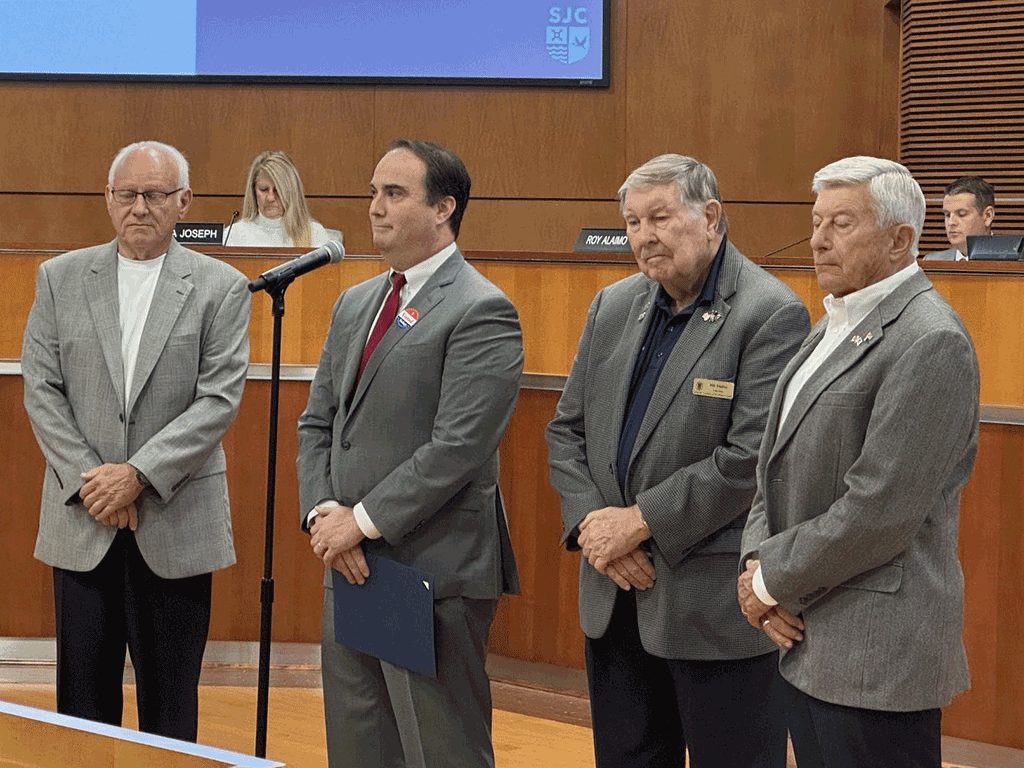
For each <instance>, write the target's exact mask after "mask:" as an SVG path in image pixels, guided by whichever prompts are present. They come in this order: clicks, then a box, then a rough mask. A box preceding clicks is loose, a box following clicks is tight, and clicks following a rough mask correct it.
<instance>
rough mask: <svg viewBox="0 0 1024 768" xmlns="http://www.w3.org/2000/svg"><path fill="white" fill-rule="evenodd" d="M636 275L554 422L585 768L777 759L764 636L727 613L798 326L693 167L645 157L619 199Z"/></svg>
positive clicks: (621, 290)
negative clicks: (580, 676)
mask: <svg viewBox="0 0 1024 768" xmlns="http://www.w3.org/2000/svg"><path fill="white" fill-rule="evenodd" d="M619 200H620V207H621V210H622V213H623V215H624V217H625V221H626V232H627V235H628V237H629V242H630V245H631V247H632V249H633V253H634V255H635V257H636V260H637V263H638V265H639V267H640V272H641V274H637V275H633V276H632V277H628V278H626V279H624V280H620V281H619V282H617V283H615V284H613V285H610V286H608V287H606V288H604V289H602V290H601V291H600V293H598V295H597V297H596V298H595V299H594V301H593V303H592V304H591V307H590V311H589V313H588V315H587V322H586V327H585V329H584V331H583V336H582V338H581V339H580V343H579V350H578V352H577V355H576V359H575V361H574V362H573V366H572V371H571V372H570V374H569V378H568V381H567V382H566V385H565V390H564V392H563V394H562V398H561V400H560V401H559V404H558V409H557V412H556V414H555V418H554V420H553V421H552V422H551V424H549V425H548V429H547V439H548V446H549V450H550V457H549V460H550V465H551V482H552V485H554V487H555V488H556V490H557V491H558V492H559V494H560V496H561V500H562V518H563V522H564V526H565V533H564V536H563V539H562V541H563V543H565V544H566V546H567V547H568V548H570V549H577V548H582V550H583V555H584V557H583V559H582V560H581V563H580V621H581V624H582V627H583V630H584V632H585V634H586V636H587V639H586V659H587V672H588V679H589V683H590V697H591V711H592V716H593V727H594V745H595V753H596V757H597V765H598V766H600V767H601V768H606V767H607V766H630V768H636V767H637V766H663V765H681V764H682V761H683V751H684V749H686V748H689V751H690V765H691V766H693V767H694V768H701V766H710V765H730V766H754V765H764V766H769V765H774V766H782V765H784V764H785V742H786V735H785V728H784V725H783V723H782V720H781V716H780V713H779V711H778V709H777V707H775V706H773V701H772V692H773V690H774V687H775V680H776V675H777V672H776V669H775V668H776V663H777V662H776V659H777V653H776V652H775V647H774V645H773V644H772V643H771V642H770V641H768V639H767V638H765V637H764V636H763V633H761V632H759V631H757V630H756V629H754V628H752V627H750V626H749V625H748V624H747V623H746V622H745V621H744V620H743V617H742V616H741V615H739V612H738V611H737V610H736V608H735V603H734V600H735V597H734V594H735V579H736V558H737V556H738V554H739V545H740V535H741V533H742V530H743V525H744V523H745V521H746V517H747V511H748V510H749V508H750V502H751V499H752V498H753V496H754V468H755V464H756V461H757V448H758V445H759V443H760V441H761V435H762V431H763V429H764V424H765V418H766V416H767V412H768V404H769V401H770V399H771V393H772V390H773V389H774V387H775V380H776V378H777V377H778V375H779V373H780V372H781V371H782V368H783V366H785V364H786V362H787V361H788V360H789V358H790V357H791V356H792V355H793V354H794V352H795V351H796V349H797V348H798V347H799V345H800V342H801V340H802V339H803V338H804V336H806V334H807V330H808V328H809V319H808V314H807V310H806V308H805V307H804V305H803V304H802V303H801V302H800V300H799V299H798V298H797V296H796V295H795V294H794V293H793V292H792V291H791V290H790V289H789V288H787V287H786V286H784V285H783V284H782V283H781V282H779V281H778V280H776V279H775V278H774V277H771V276H770V275H768V274H767V273H766V272H765V271H764V270H762V269H760V268H759V267H757V266H755V265H754V264H753V263H752V262H751V261H749V260H748V259H746V258H745V257H744V256H743V255H742V254H741V253H740V252H739V251H737V250H736V249H735V248H734V247H733V246H732V245H731V244H730V243H729V242H728V240H727V239H726V230H727V223H726V218H725V214H724V212H723V210H722V204H721V202H720V200H721V197H720V195H719V192H718V184H717V181H716V179H715V177H714V174H713V173H712V172H711V170H710V169H709V168H708V167H707V166H705V165H704V164H703V163H700V162H698V161H696V160H694V159H692V158H689V157H683V156H680V155H663V156H661V157H657V158H654V159H653V160H651V161H649V162H648V163H646V164H645V165H643V166H641V167H640V168H638V169H637V170H636V171H634V172H633V173H632V174H630V176H629V177H628V178H627V179H626V181H625V183H624V184H623V185H622V188H621V189H620V190H619Z"/></svg>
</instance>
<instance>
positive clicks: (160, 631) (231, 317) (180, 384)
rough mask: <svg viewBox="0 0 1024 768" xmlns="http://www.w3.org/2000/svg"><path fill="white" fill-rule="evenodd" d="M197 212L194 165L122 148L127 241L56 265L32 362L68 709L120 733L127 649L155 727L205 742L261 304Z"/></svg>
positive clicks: (28, 378) (117, 164)
mask: <svg viewBox="0 0 1024 768" xmlns="http://www.w3.org/2000/svg"><path fill="white" fill-rule="evenodd" d="M191 199H192V192H191V190H190V189H189V186H188V164H187V162H186V161H185V158H184V157H183V156H182V154H181V153H180V152H178V150H176V149H174V148H173V147H170V146H168V145H166V144H160V143H157V142H140V143H137V144H132V145H130V146H128V147H125V148H124V149H122V150H121V151H120V152H119V153H118V154H117V156H116V157H115V158H114V162H113V164H112V165H111V167H110V174H109V177H108V184H107V188H106V201H107V210H108V212H109V213H110V218H111V221H112V222H113V224H114V228H115V230H116V231H117V239H115V240H114V241H113V242H111V243H107V244H106V245H100V246H96V247H93V248H85V249H83V250H80V251H72V252H70V253H66V254H64V255H62V256H58V257H57V258H55V259H52V260H50V261H46V262H44V263H43V264H42V265H40V267H39V273H38V277H37V281H36V296H35V302H34V303H33V305H32V310H31V312H30V313H29V317H28V323H27V325H26V327H25V337H24V346H23V350H22V361H21V364H22V371H23V374H24V378H25V409H26V410H27V412H28V416H29V420H30V421H31V423H32V429H33V431H34V432H35V435H36V439H37V440H38V441H39V447H40V449H41V450H42V452H43V456H44V457H45V459H46V464H47V466H46V473H45V477H44V480H43V497H42V503H41V506H40V519H39V535H38V538H37V540H36V549H35V556H36V557H37V558H39V559H40V560H42V561H44V562H46V563H48V564H50V565H52V566H53V574H54V575H53V578H54V602H55V605H56V618H57V709H58V711H59V712H61V713H63V714H68V715H74V716H78V717H86V718H89V719H93V720H99V721H101V722H106V723H111V724H114V725H119V724H120V723H121V709H122V689H121V679H122V676H123V673H124V657H125V647H126V646H127V648H128V651H129V653H130V654H131V659H132V665H133V666H134V668H135V680H136V685H137V698H138V708H139V727H140V728H141V729H142V730H143V731H147V732H151V733H157V734H160V735H163V736H170V737H173V738H179V739H187V740H191V741H195V738H196V729H197V722H198V720H197V718H198V685H199V672H200V666H201V662H202V658H203V649H204V648H205V645H206V637H207V631H208V627H209V621H210V594H211V583H212V577H211V573H212V571H214V570H216V569H218V568H224V567H226V566H228V565H231V564H232V563H233V562H234V560H235V553H234V547H233V544H232V537H231V520H230V515H229V510H228V499H227V483H226V480H225V474H224V470H225V460H224V450H223V449H222V448H221V445H220V440H221V437H222V436H223V434H224V433H225V431H227V429H228V427H229V426H230V425H231V422H232V421H233V419H234V417H235V413H236V411H237V409H238V404H239V401H240V399H241V396H242V388H243V385H244V383H245V373H246V369H247V365H248V353H249V339H248V324H249V292H248V290H247V288H246V285H247V281H246V279H245V277H244V276H243V275H242V274H241V273H240V272H238V271H237V270H235V269H233V268H231V267H229V266H227V265H226V264H224V263H222V262H220V261H218V260H216V259H213V258H210V257H208V256H204V255H202V254H199V253H196V252H194V251H190V250H186V249H185V248H182V247H181V246H180V245H178V243H177V242H176V241H175V240H174V239H173V237H172V235H173V232H174V224H175V222H177V221H179V220H180V219H181V218H182V217H184V215H185V213H186V212H187V211H188V207H189V204H190V202H191Z"/></svg>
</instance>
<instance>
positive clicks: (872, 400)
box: [738, 157, 979, 768]
mask: <svg viewBox="0 0 1024 768" xmlns="http://www.w3.org/2000/svg"><path fill="white" fill-rule="evenodd" d="M813 189H814V191H815V192H816V193H817V195H818V198H817V201H816V202H815V204H814V209H813V226H814V234H813V236H812V238H811V248H812V249H813V251H814V262H815V269H816V271H817V273H818V283H819V285H820V286H821V288H822V289H823V290H825V291H828V292H829V295H828V296H827V297H826V299H825V308H826V312H827V314H826V316H825V317H824V318H822V320H821V321H820V322H819V323H818V324H817V325H816V326H815V327H814V329H813V330H812V332H811V335H810V336H809V337H808V339H807V341H806V342H805V343H804V345H803V346H802V347H801V349H800V351H799V352H798V353H797V355H796V357H794V358H793V360H792V361H791V362H790V364H789V365H788V366H787V367H786V370H785V371H784V372H783V374H782V376H781V377H780V379H779V384H778V388H777V389H776V390H775V394H774V396H773V399H772V405H771V410H770V412H769V416H768V425H767V427H766V429H765V437H764V442H763V443H762V445H761V455H760V459H759V462H758V475H757V480H758V485H757V496H756V497H755V499H754V505H753V508H752V509H751V512H750V516H749V519H748V521H747V526H746V529H745V531H744V534H743V554H742V559H741V564H742V566H741V567H742V569H743V573H742V575H741V576H740V579H739V585H738V592H739V598H740V605H741V607H742V610H743V612H744V613H745V614H746V616H747V618H748V620H749V621H750V623H751V624H752V625H754V626H757V627H761V629H762V630H763V631H764V632H765V634H766V636H767V637H769V638H771V639H772V640H773V641H775V642H776V643H777V644H778V645H779V646H780V647H781V648H782V649H783V650H782V654H781V657H780V663H779V664H780V669H781V672H782V676H783V678H785V680H786V681H787V682H786V683H784V687H785V688H786V691H787V695H788V697H789V699H790V705H789V728H790V732H791V734H792V738H793V747H794V750H795V752H796V758H797V762H798V763H799V765H800V768H814V767H815V766H823V767H825V768H839V767H843V768H845V767H850V768H852V767H853V766H865V765H872V766H893V767H894V768H895V767H896V766H899V767H900V768H907V767H908V766H929V767H931V768H939V765H940V760H941V756H940V716H941V712H940V709H939V708H940V707H943V706H945V705H946V704H948V703H949V702H950V700H951V699H952V698H953V696H955V695H956V694H957V693H959V692H960V691H962V690H964V689H965V688H966V687H967V684H968V675H967V662H966V656H965V652H964V646H963V643H962V641H961V632H962V627H963V575H962V573H961V570H960V563H959V561H958V560H957V528H958V521H959V504H960V491H961V489H962V488H963V486H964V483H966V482H967V478H968V476H969V475H970V473H971V467H972V466H973V464H974V456H975V451H976V448H977V442H978V413H979V406H978V362H977V358H976V357H975V353H974V346H973V344H972V343H971V339H970V337H969V336H968V334H967V331H966V330H965V328H964V326H963V323H962V322H961V321H960V318H959V317H957V315H956V313H955V312H954V311H953V310H952V309H951V308H950V307H949V305H948V304H947V303H946V302H945V301H944V300H943V299H942V297H941V296H939V294H938V293H937V292H936V291H935V289H934V287H933V286H932V284H931V282H930V281H929V280H928V278H927V277H925V275H924V273H923V272H922V271H921V269H920V267H919V266H918V265H917V264H916V263H915V257H916V255H917V242H918V238H919V236H920V232H921V226H922V224H923V223H924V210H925V201H924V195H923V194H922V193H921V188H920V187H919V186H918V184H917V182H916V181H914V179H913V178H912V177H911V176H910V173H909V172H908V171H907V169H906V168H904V167H903V166H902V165H899V164H898V163H894V162H891V161H889V160H880V159H878V158H870V157H853V158H847V159H845V160H840V161H837V162H835V163H832V164H831V165H828V166H826V167H824V168H822V169H821V170H820V171H818V173H817V174H815V176H814V185H813Z"/></svg>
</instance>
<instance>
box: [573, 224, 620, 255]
mask: <svg viewBox="0 0 1024 768" xmlns="http://www.w3.org/2000/svg"><path fill="white" fill-rule="evenodd" d="M573 250H574V251H576V252H577V253H632V252H633V249H632V248H630V247H629V240H628V239H627V238H626V230H624V229H594V228H591V227H584V228H583V229H581V230H580V236H579V237H578V238H576V245H575V246H573Z"/></svg>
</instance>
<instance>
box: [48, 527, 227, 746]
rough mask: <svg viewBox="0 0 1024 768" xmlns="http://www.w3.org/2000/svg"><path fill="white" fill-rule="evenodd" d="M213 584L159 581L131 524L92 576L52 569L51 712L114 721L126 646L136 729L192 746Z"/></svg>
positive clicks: (198, 579)
mask: <svg viewBox="0 0 1024 768" xmlns="http://www.w3.org/2000/svg"><path fill="white" fill-rule="evenodd" d="M212 584H213V576H212V574H209V573H204V574H200V575H198V576H190V577H188V578H184V579H162V578H160V577H159V576H157V575H156V574H155V573H153V572H152V571H151V570H150V569H149V566H148V565H146V562H145V560H143V558H142V554H141V553H140V552H139V547H138V545H137V544H136V543H135V534H134V533H133V532H132V531H131V530H129V529H127V528H123V529H121V530H120V531H118V533H117V535H116V536H115V537H114V542H113V544H111V546H110V549H109V550H108V551H107V554H106V555H105V556H104V557H103V560H102V561H100V564H99V565H98V566H96V568H94V569H93V570H91V571H67V570H64V569H62V568H54V569H53V596H54V605H55V608H56V614H57V711H58V712H60V713H61V714H63V715H71V716H73V717H82V718H86V719H88V720H96V721H99V722H101V723H108V724H110V725H120V724H121V713H122V708H123V703H124V702H123V695H124V694H123V691H122V687H121V683H122V679H123V676H124V654H125V648H126V647H127V649H128V653H129V654H130V655H131V660H132V666H133V667H134V668H135V683H136V699H137V702H138V708H139V730H141V731H145V732H146V733H155V734H158V735H160V736H168V737H170V738H174V739H183V740H185V741H193V742H194V741H195V740H196V733H197V729H198V724H199V673H200V670H201V667H202V662H203V651H204V650H205V648H206V638H207V635H208V634H209V628H210V596H211V592H212Z"/></svg>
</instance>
